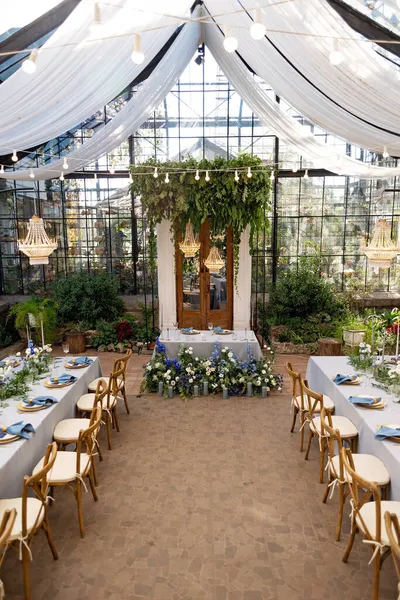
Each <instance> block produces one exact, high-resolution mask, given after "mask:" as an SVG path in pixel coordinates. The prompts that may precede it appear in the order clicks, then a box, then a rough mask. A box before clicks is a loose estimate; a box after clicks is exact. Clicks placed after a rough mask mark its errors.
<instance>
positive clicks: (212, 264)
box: [204, 246, 225, 273]
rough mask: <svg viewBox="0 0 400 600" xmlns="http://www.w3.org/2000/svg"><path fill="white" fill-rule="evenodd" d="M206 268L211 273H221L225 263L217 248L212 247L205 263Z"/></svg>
mask: <svg viewBox="0 0 400 600" xmlns="http://www.w3.org/2000/svg"><path fill="white" fill-rule="evenodd" d="M204 264H205V266H206V267H207V269H208V270H209V271H210V273H219V272H220V270H221V269H222V267H223V266H224V264H225V262H224V260H223V259H222V258H221V255H220V253H219V251H218V248H217V247H216V246H211V250H210V253H209V255H208V256H207V258H206V260H205V261H204Z"/></svg>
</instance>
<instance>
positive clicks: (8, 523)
mask: <svg viewBox="0 0 400 600" xmlns="http://www.w3.org/2000/svg"><path fill="white" fill-rule="evenodd" d="M16 517H17V511H16V510H15V508H13V509H12V510H6V511H5V512H4V514H3V518H2V520H1V523H0V549H1V548H5V547H6V546H7V544H8V540H9V537H10V535H11V531H12V528H13V527H14V523H15V519H16ZM0 563H1V556H0Z"/></svg>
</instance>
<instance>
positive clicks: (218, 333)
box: [214, 329, 233, 335]
mask: <svg viewBox="0 0 400 600" xmlns="http://www.w3.org/2000/svg"><path fill="white" fill-rule="evenodd" d="M214 333H215V335H230V334H231V333H233V331H231V330H230V329H223V330H222V331H215V329H214Z"/></svg>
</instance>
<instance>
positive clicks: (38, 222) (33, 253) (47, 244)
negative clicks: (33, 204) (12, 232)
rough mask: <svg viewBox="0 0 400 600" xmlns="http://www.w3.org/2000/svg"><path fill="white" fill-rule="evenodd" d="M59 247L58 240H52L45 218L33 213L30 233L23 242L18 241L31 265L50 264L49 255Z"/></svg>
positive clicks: (30, 221) (30, 220)
mask: <svg viewBox="0 0 400 600" xmlns="http://www.w3.org/2000/svg"><path fill="white" fill-rule="evenodd" d="M56 248H57V242H56V241H55V240H50V239H49V236H48V235H47V233H46V231H45V228H44V223H43V219H41V218H40V217H38V216H37V215H33V217H32V218H31V219H29V225H28V234H27V236H26V238H25V239H24V241H23V242H21V241H18V249H19V250H20V251H21V252H23V253H24V254H26V256H27V257H28V258H29V264H30V265H48V264H49V256H50V254H51V253H52V252H54V250H56Z"/></svg>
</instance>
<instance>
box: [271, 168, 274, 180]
mask: <svg viewBox="0 0 400 600" xmlns="http://www.w3.org/2000/svg"><path fill="white" fill-rule="evenodd" d="M271 181H275V171H274V170H272V171H271Z"/></svg>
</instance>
